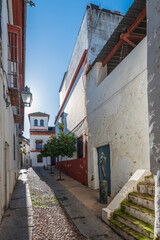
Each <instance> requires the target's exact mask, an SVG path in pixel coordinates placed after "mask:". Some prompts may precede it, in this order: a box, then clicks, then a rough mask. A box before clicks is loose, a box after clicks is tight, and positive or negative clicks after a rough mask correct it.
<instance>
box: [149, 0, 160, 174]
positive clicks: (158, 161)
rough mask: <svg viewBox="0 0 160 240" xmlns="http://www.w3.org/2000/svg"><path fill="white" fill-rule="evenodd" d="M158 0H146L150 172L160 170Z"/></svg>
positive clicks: (159, 36) (159, 33) (159, 32)
mask: <svg viewBox="0 0 160 240" xmlns="http://www.w3.org/2000/svg"><path fill="white" fill-rule="evenodd" d="M159 11H160V5H159V1H157V0H156V1H151V0H148V11H147V15H148V26H147V31H148V36H147V38H148V45H147V47H148V63H147V66H148V100H149V106H148V107H149V127H150V157H151V159H150V160H151V172H152V173H153V174H154V175H156V174H157V170H160V147H159V144H160V134H159V128H160V101H159V99H160V81H159V77H160V28H159V22H160V21H159Z"/></svg>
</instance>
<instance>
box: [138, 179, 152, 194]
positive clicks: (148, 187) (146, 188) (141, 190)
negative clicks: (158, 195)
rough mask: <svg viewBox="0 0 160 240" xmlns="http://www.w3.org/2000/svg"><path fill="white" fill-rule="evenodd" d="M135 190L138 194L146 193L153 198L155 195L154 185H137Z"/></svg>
mask: <svg viewBox="0 0 160 240" xmlns="http://www.w3.org/2000/svg"><path fill="white" fill-rule="evenodd" d="M137 190H138V192H139V193H142V194H143V193H146V194H149V195H152V196H154V194H155V185H154V184H147V183H143V182H142V183H139V184H138V185H137Z"/></svg>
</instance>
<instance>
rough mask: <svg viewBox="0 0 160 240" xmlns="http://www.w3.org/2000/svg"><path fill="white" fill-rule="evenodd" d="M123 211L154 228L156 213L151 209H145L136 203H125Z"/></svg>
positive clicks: (122, 205) (122, 206) (122, 207)
mask: <svg viewBox="0 0 160 240" xmlns="http://www.w3.org/2000/svg"><path fill="white" fill-rule="evenodd" d="M121 210H122V211H123V212H125V213H127V214H129V215H131V216H132V217H135V218H137V219H139V220H141V221H144V222H146V223H148V224H150V225H152V226H153V225H154V219H155V216H154V211H153V210H151V209H149V208H145V207H142V206H139V205H137V204H135V203H132V202H128V201H125V202H123V203H122V204H121Z"/></svg>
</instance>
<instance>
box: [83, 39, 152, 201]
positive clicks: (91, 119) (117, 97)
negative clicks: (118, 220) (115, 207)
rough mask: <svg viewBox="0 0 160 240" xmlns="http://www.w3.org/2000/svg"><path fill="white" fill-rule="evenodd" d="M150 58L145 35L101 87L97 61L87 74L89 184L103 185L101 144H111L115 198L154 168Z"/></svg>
mask: <svg viewBox="0 0 160 240" xmlns="http://www.w3.org/2000/svg"><path fill="white" fill-rule="evenodd" d="M146 59H147V45H146V38H145V39H144V40H143V41H142V42H141V43H140V44H139V45H138V46H137V47H136V48H135V49H134V50H133V51H132V52H131V53H130V54H129V55H128V56H127V57H126V58H125V59H124V60H123V61H122V62H121V63H120V64H119V66H118V67H117V68H115V69H114V71H113V72H112V73H111V74H109V75H108V76H107V77H106V78H105V79H104V80H103V81H102V82H101V83H100V84H99V85H98V86H97V84H96V83H97V79H96V76H98V74H97V71H99V66H98V65H97V64H95V66H94V68H93V69H92V70H91V71H90V72H89V74H88V75H87V120H88V169H89V175H88V181H89V186H90V187H93V188H98V187H99V176H98V165H97V161H98V158H97V147H100V146H104V145H107V144H109V145H110V152H111V156H110V158H111V159H110V161H111V195H112V197H113V196H114V195H115V194H116V193H117V192H118V191H119V190H120V188H121V187H122V186H123V185H124V184H125V183H126V182H127V180H128V179H129V178H130V176H132V174H133V173H134V172H135V170H136V169H138V168H143V169H145V168H146V169H149V167H150V164H149V139H148V104H147V70H146V66H147V60H146ZM97 66H98V67H97ZM92 175H93V176H94V180H93V181H91V177H92ZM92 179H93V178H92Z"/></svg>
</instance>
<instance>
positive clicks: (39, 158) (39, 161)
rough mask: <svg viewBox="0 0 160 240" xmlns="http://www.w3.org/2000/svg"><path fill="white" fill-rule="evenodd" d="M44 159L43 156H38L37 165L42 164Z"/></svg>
mask: <svg viewBox="0 0 160 240" xmlns="http://www.w3.org/2000/svg"><path fill="white" fill-rule="evenodd" d="M42 162H43V159H42V157H41V156H39V155H37V163H42Z"/></svg>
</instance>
